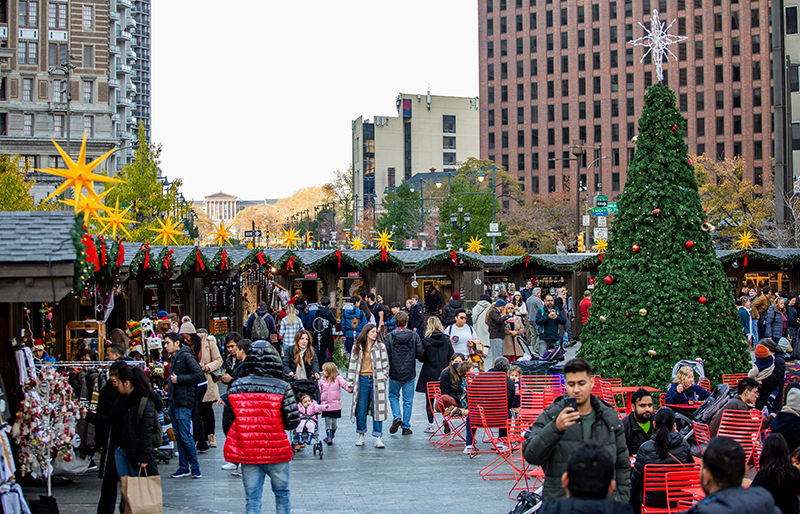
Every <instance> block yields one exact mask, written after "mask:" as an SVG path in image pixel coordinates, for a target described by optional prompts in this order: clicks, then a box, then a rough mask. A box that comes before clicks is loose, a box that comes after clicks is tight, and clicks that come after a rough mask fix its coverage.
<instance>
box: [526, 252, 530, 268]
mask: <svg viewBox="0 0 800 514" xmlns="http://www.w3.org/2000/svg"><path fill="white" fill-rule="evenodd" d="M530 260H531V256H530V255H526V256H525V267H526V268H527V267H528V262H530Z"/></svg>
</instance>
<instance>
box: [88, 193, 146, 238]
mask: <svg viewBox="0 0 800 514" xmlns="http://www.w3.org/2000/svg"><path fill="white" fill-rule="evenodd" d="M131 207H133V205H129V206H128V208H127V209H125V210H124V211H120V210H119V197H117V204H116V205H115V206H114V208H113V209H110V208H108V207H106V214H108V216H107V217H102V218H97V220H98V221H99V222H100V223H103V230H101V231H100V233H101V234H102V233H104V232H105V231H106V230H108V229H111V237H113V238H114V239H116V238H117V230H121V231H122V232H125V235H127V236H128V239H133V237H132V236H131V233H130V232H128V229H127V228H126V227H125V224H126V223H139V222H138V221H134V220H129V219H127V218H126V217H125V215H126V214H128V211H129V210H131Z"/></svg>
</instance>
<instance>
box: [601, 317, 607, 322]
mask: <svg viewBox="0 0 800 514" xmlns="http://www.w3.org/2000/svg"><path fill="white" fill-rule="evenodd" d="M607 319H608V318H607V317H605V316H600V321H605V320H607Z"/></svg>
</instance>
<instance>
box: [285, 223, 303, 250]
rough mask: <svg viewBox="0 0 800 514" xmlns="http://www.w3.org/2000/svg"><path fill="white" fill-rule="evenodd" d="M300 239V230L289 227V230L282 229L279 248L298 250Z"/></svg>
mask: <svg viewBox="0 0 800 514" xmlns="http://www.w3.org/2000/svg"><path fill="white" fill-rule="evenodd" d="M302 239H303V238H301V237H300V230H298V229H296V228H291V227H290V228H289V229H284V231H283V234H282V235H281V246H285V247H287V248H289V249H291V248H300V241H302Z"/></svg>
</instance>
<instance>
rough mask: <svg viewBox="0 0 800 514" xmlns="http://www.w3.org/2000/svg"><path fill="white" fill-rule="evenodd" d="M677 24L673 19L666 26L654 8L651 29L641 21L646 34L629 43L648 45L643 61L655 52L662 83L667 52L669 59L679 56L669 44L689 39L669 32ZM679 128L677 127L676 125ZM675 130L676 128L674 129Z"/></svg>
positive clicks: (654, 55)
mask: <svg viewBox="0 0 800 514" xmlns="http://www.w3.org/2000/svg"><path fill="white" fill-rule="evenodd" d="M674 24H675V20H672V23H670V24H669V25H668V26H667V27H666V28H665V27H664V22H662V21H661V19H659V17H658V11H657V10H656V9H653V16H652V18H650V29H649V30H648V29H647V27H645V26H644V24H643V23H642V22H641V21H640V22H639V25H640V26H641V27H642V28H643V29H644V30H645V32H646V35H644V36H642V37H640V38H637V39H632V40H630V41H628V44H629V45H634V46H646V47H647V50H646V51H645V53H644V55H643V56H642V59H641V60H640V61H639V62H640V63H643V62H644V60H645V58H646V57H647V54H649V53H650V52H653V63H654V64H655V65H656V77H658V82H659V83H661V82H662V81H663V80H664V73H663V70H662V69H661V66H662V63H663V61H664V54H667V60H669V56H670V55H671V56H672V57H675V60H676V61H677V60H678V57H677V56H676V55H675V54H674V53H672V50H670V49H669V48H668V47H669V45H674V44H675V43H680V42H682V41H686V40H687V39H689V38H688V37H686V36H676V35H673V34H668V32H669V30H670V29H671V28H672V25H674ZM676 128H677V127H676ZM673 130H674V129H673Z"/></svg>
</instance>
